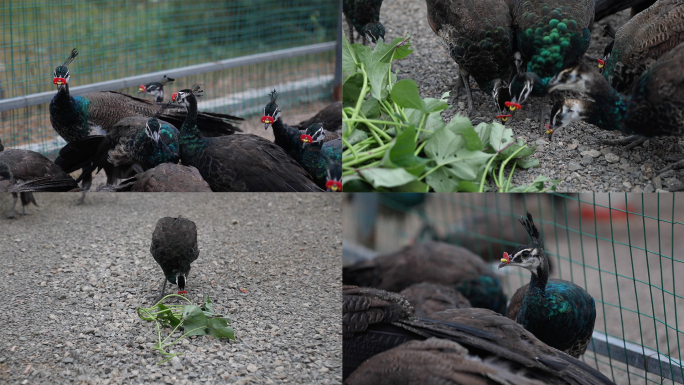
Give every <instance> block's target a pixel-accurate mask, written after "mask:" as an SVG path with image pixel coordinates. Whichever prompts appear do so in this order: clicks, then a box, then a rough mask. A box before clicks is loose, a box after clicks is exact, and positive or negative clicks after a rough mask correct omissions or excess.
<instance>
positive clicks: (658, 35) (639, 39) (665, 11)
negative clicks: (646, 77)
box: [604, 0, 684, 92]
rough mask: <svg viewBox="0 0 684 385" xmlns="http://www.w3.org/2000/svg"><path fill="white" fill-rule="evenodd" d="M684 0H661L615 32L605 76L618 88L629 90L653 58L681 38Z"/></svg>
mask: <svg viewBox="0 0 684 385" xmlns="http://www.w3.org/2000/svg"><path fill="white" fill-rule="evenodd" d="M683 20H684V0H661V1H658V2H656V3H655V4H653V5H652V6H651V7H649V8H648V9H646V10H645V11H643V12H641V13H639V14H638V15H636V16H635V17H634V18H632V19H631V20H630V21H628V22H627V23H626V24H625V25H623V26H622V28H620V29H619V30H618V31H617V33H616V34H615V41H614V44H613V49H612V52H611V55H610V57H609V59H608V62H607V63H606V68H605V70H606V72H605V73H604V76H605V77H606V79H608V82H610V84H611V86H613V88H615V89H616V90H617V91H620V92H623V91H627V90H629V89H630V88H631V87H632V85H633V84H634V82H635V81H636V79H637V78H638V77H639V76H640V75H641V74H642V73H644V72H645V71H646V70H648V69H649V68H650V67H651V66H652V65H653V63H654V62H655V60H657V59H658V58H659V57H661V56H662V55H664V54H666V53H667V52H669V51H671V50H672V49H673V48H674V47H676V46H677V45H678V44H679V43H681V42H683V41H684V22H683Z"/></svg>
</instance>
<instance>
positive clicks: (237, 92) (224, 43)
mask: <svg viewBox="0 0 684 385" xmlns="http://www.w3.org/2000/svg"><path fill="white" fill-rule="evenodd" d="M339 6H340V5H339V4H338V2H335V1H330V0H263V1H251V0H193V1H182V0H168V1H160V0H134V1H131V0H124V1H104V0H91V1H86V0H67V1H59V2H54V1H48V0H24V1H4V2H2V3H0V36H1V38H0V138H2V140H3V142H4V144H5V146H6V147H19V148H25V149H31V150H33V151H38V152H41V153H43V154H45V155H48V156H50V157H54V152H55V150H57V149H58V148H59V147H60V146H62V145H63V144H64V142H63V141H62V139H61V138H59V136H58V135H57V134H56V133H55V131H54V130H53V129H52V126H51V124H50V120H49V111H48V109H49V102H50V100H51V99H52V97H53V96H54V94H56V86H55V85H54V84H53V83H52V78H53V71H54V69H55V67H57V66H58V65H60V64H62V63H63V62H64V60H65V59H66V58H67V57H68V56H69V53H70V52H71V50H72V48H76V49H78V51H79V56H78V57H77V58H76V59H75V60H74V62H73V63H72V64H71V65H70V66H69V70H70V74H71V79H70V90H71V93H72V95H76V94H78V91H77V89H74V87H78V86H84V85H93V84H96V83H100V82H105V81H114V80H118V81H117V82H116V84H115V85H114V86H106V85H105V86H104V87H100V88H98V89H97V90H117V91H121V92H124V93H127V94H131V95H137V91H138V86H139V85H140V84H146V83H149V82H151V81H160V80H162V77H163V74H164V73H163V72H162V73H160V74H158V76H156V79H155V80H149V81H147V82H144V83H141V82H135V81H133V80H132V79H131V80H132V81H128V80H129V79H128V78H130V77H134V76H135V77H137V76H140V75H145V74H153V73H155V72H158V71H170V70H174V69H176V70H177V69H181V68H184V67H189V66H197V65H205V66H204V67H203V68H202V69H198V68H191V69H186V70H185V71H184V72H183V73H184V75H183V76H182V77H181V76H172V75H169V76H170V77H172V78H175V79H176V81H175V82H174V83H172V84H168V85H167V86H166V87H165V90H164V91H165V101H168V100H169V99H170V98H171V93H173V92H175V91H177V90H180V89H183V88H189V87H190V86H192V85H193V84H198V83H199V84H203V85H204V90H205V100H204V101H203V102H201V103H200V105H199V108H200V110H204V111H214V112H221V113H229V114H232V115H237V116H241V117H244V118H246V119H247V121H246V122H245V124H243V127H242V128H243V130H244V131H245V132H248V133H254V134H258V135H261V136H265V137H269V136H270V138H272V132H271V131H270V130H269V131H265V130H264V129H263V124H261V123H260V122H259V118H260V117H261V114H262V112H261V111H263V107H264V106H265V105H266V103H267V102H268V101H269V98H268V93H269V92H270V91H271V90H272V89H273V88H276V89H277V90H278V92H279V93H280V97H279V99H278V104H279V105H280V107H281V109H282V111H283V119H284V121H285V122H286V123H288V122H295V123H298V122H299V121H301V120H304V119H306V118H309V117H310V116H313V115H314V114H315V113H316V112H317V111H318V110H320V109H322V108H323V107H324V106H325V105H326V104H327V103H328V102H329V101H330V100H331V97H332V93H333V87H334V82H335V61H336V60H335V57H336V52H335V51H336V41H337V36H338V23H339V13H340V12H339ZM283 50H287V51H286V52H283ZM259 54H261V55H262V56H260V57H259V60H243V61H242V62H240V61H239V60H238V62H237V63H233V64H230V65H228V66H229V67H231V68H228V69H226V68H227V66H226V65H225V64H224V66H223V67H220V66H219V64H218V63H217V62H218V61H225V60H228V59H241V58H243V59H245V58H250V57H251V56H252V55H259ZM212 64H213V65H212ZM221 68H223V69H221ZM198 71H203V72H202V73H197V72H198ZM170 73H171V72H169V74H170ZM338 82H339V80H338ZM114 87H118V88H114ZM93 90H95V89H91V91H93ZM41 93H45V94H43V95H41ZM141 95H142V94H141ZM141 97H145V98H149V99H152V97H151V96H149V95H148V96H141ZM14 98H19V99H14ZM19 106H20V107H19Z"/></svg>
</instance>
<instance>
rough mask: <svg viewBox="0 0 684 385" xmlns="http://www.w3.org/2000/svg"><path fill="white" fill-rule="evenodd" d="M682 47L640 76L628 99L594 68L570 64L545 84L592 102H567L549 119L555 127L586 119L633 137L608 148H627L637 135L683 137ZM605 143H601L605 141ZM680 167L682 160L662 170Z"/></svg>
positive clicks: (683, 44) (668, 54)
mask: <svg viewBox="0 0 684 385" xmlns="http://www.w3.org/2000/svg"><path fill="white" fill-rule="evenodd" d="M682 61H684V43H680V44H679V45H678V46H677V47H675V48H674V49H672V50H671V51H670V52H668V53H666V54H665V55H663V56H661V57H660V58H659V59H658V60H657V61H656V62H655V63H654V64H653V66H652V67H651V68H650V69H649V70H648V71H646V72H645V73H644V74H642V75H641V76H640V77H639V79H637V81H636V83H635V84H634V86H633V87H632V89H631V92H630V94H629V95H624V94H620V93H619V92H617V91H616V90H615V89H613V88H612V87H611V86H610V84H608V81H607V80H606V79H605V78H604V77H603V76H601V74H600V73H599V72H598V71H597V70H596V68H595V67H593V66H589V65H587V64H584V63H580V64H576V65H574V66H571V67H569V68H567V69H565V70H563V71H562V72H560V73H559V74H558V75H557V76H556V77H555V78H553V79H552V80H551V81H550V82H549V86H550V88H549V91H551V92H553V91H560V90H573V91H579V92H584V93H587V94H589V96H591V97H592V98H593V99H594V100H595V103H593V104H591V105H588V104H587V103H575V102H568V101H567V100H566V101H565V102H563V104H562V105H560V106H559V107H558V108H557V109H556V112H555V115H554V116H553V117H552V124H553V125H554V127H556V129H557V128H560V127H563V126H565V125H567V124H569V123H571V122H573V121H576V120H580V119H586V120H587V121H588V122H590V123H592V124H594V125H596V126H598V127H599V128H602V129H604V130H613V131H622V132H624V133H626V134H630V135H632V136H630V137H628V138H626V139H621V140H618V141H611V142H609V143H610V144H627V143H633V142H634V141H635V140H637V141H638V140H640V138H641V137H653V136H682V134H684V76H682V75H684V69H683V67H682V66H681V63H682ZM604 143H605V142H604ZM682 166H684V161H679V162H677V163H674V164H672V165H670V166H668V167H666V168H665V169H663V170H661V171H660V172H663V171H665V170H668V169H673V168H679V167H682Z"/></svg>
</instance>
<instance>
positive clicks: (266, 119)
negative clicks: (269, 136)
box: [261, 88, 280, 130]
mask: <svg viewBox="0 0 684 385" xmlns="http://www.w3.org/2000/svg"><path fill="white" fill-rule="evenodd" d="M268 95H269V96H270V97H271V101H270V102H268V104H267V105H266V107H264V116H262V117H261V123H264V129H266V130H268V126H270V125H271V124H273V123H275V122H276V121H277V120H278V119H280V107H278V105H277V104H276V100H277V99H278V92H276V90H275V88H274V89H273V92H271V93H270V94H268Z"/></svg>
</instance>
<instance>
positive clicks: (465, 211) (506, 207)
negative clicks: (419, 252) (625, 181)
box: [343, 194, 684, 384]
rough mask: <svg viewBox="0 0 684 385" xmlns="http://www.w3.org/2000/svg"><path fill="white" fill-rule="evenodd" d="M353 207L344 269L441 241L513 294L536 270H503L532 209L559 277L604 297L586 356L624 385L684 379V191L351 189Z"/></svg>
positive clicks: (348, 205) (347, 216)
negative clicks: (486, 266)
mask: <svg viewBox="0 0 684 385" xmlns="http://www.w3.org/2000/svg"><path fill="white" fill-rule="evenodd" d="M343 207H344V211H343V213H344V222H343V242H344V246H343V256H344V266H349V265H351V264H353V263H354V262H357V261H360V260H364V259H369V258H374V257H375V256H376V255H378V254H385V253H390V252H394V251H397V250H399V249H401V248H402V247H403V246H405V245H409V244H412V243H415V242H425V241H429V240H440V241H443V242H448V243H452V244H455V245H459V246H463V247H466V248H468V249H470V250H471V251H473V252H474V253H476V254H478V255H480V256H481V257H482V258H483V259H485V260H486V261H489V262H491V263H492V269H493V270H494V271H496V272H497V273H498V274H499V277H500V278H501V279H502V282H503V284H504V288H505V292H506V294H507V296H508V297H509V299H510V296H511V295H512V294H513V293H514V292H515V290H516V289H518V288H519V287H520V286H523V285H524V284H526V283H528V282H529V279H530V275H529V273H528V271H527V270H524V269H521V268H510V269H501V270H498V269H497V268H496V266H497V265H498V264H499V262H500V260H501V257H502V254H503V252H504V251H507V252H508V253H511V252H513V251H514V250H515V248H516V247H517V246H519V245H521V244H527V243H528V242H529V238H528V236H527V233H526V232H525V230H524V228H523V227H522V225H521V224H520V223H519V222H518V219H519V218H520V217H521V216H522V215H525V213H526V212H528V211H529V212H530V213H531V214H532V216H533V217H534V221H535V223H536V224H537V226H538V227H539V229H540V231H541V234H542V240H543V242H544V245H545V248H544V249H545V251H546V253H547V255H548V256H549V259H550V263H551V265H552V271H551V277H552V278H561V279H565V280H568V281H571V282H574V283H576V284H578V285H579V286H581V287H583V288H585V289H586V290H587V291H588V292H589V293H590V294H591V295H592V296H593V297H594V299H595V301H596V312H597V317H596V324H595V328H594V335H593V338H592V343H591V344H590V345H589V349H588V350H587V352H586V353H585V354H584V356H583V357H582V359H583V360H584V361H585V362H586V363H588V364H590V365H592V366H594V367H596V368H598V369H599V370H600V371H601V372H602V373H604V374H605V375H606V376H608V377H609V378H612V379H613V381H615V382H616V383H617V384H628V383H629V384H632V383H639V384H642V383H656V384H661V383H664V384H672V383H682V382H683V378H684V375H683V374H684V371H683V370H682V367H681V364H680V360H681V358H682V352H683V348H684V335H683V334H682V333H683V332H684V281H683V279H684V242H683V241H682V240H684V195H682V194H644V195H642V194H579V195H577V194H575V195H560V194H346V195H345V199H344V204H343ZM644 369H646V370H644Z"/></svg>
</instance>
